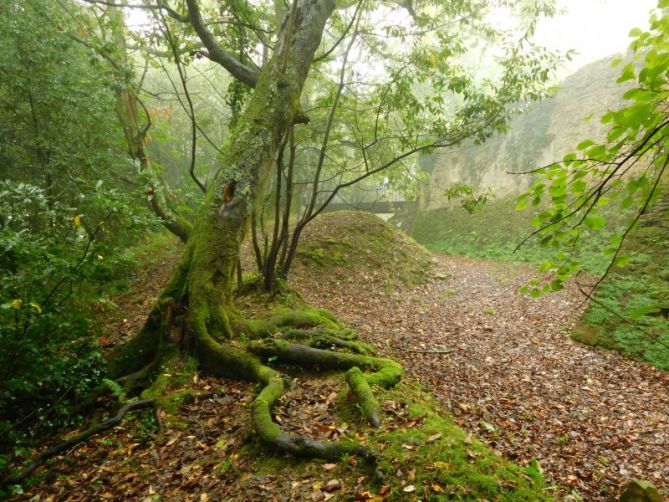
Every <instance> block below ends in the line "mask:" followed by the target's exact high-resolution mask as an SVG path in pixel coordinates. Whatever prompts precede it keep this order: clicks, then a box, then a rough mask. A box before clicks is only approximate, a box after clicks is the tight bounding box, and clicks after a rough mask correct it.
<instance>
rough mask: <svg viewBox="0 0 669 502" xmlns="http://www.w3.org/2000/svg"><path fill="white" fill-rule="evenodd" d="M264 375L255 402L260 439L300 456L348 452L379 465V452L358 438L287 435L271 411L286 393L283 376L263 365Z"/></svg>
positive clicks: (332, 456)
mask: <svg viewBox="0 0 669 502" xmlns="http://www.w3.org/2000/svg"><path fill="white" fill-rule="evenodd" d="M261 377H262V379H263V383H265V388H263V390H262V391H261V392H260V394H258V396H257V397H256V398H255V400H254V401H253V407H252V410H253V411H252V416H253V425H254V426H255V429H256V431H257V432H258V435H259V436H260V438H261V439H262V440H263V441H265V442H266V443H269V444H272V445H274V446H276V447H278V448H279V449H280V450H281V451H285V452H287V453H290V454H292V455H295V456H298V457H309V458H322V459H325V460H339V459H340V458H341V457H343V456H344V455H356V456H358V457H360V458H362V459H364V460H365V461H366V462H368V463H370V464H376V461H377V459H376V455H375V454H374V453H373V452H372V451H371V450H370V449H369V448H366V447H364V446H361V445H359V444H358V443H356V442H354V441H331V442H323V441H314V440H312V439H308V438H305V437H302V436H298V435H294V434H287V433H285V432H284V431H283V430H282V429H281V427H280V426H279V425H278V424H277V423H276V422H274V421H273V420H272V415H271V410H272V407H273V406H274V403H275V402H276V401H277V400H279V399H280V398H281V396H282V395H283V392H284V383H283V379H281V377H280V376H279V374H278V373H277V372H276V371H274V370H273V369H271V368H269V367H267V366H264V365H263V366H262V370H261Z"/></svg>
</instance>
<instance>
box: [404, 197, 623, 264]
mask: <svg viewBox="0 0 669 502" xmlns="http://www.w3.org/2000/svg"><path fill="white" fill-rule="evenodd" d="M515 207H516V201H515V200H514V199H512V198H508V197H506V198H498V199H493V200H491V201H489V202H487V203H486V204H485V205H484V206H482V207H481V208H479V209H478V211H476V213H475V214H470V213H469V212H468V211H467V210H466V209H464V208H460V207H453V208H443V209H437V210H434V211H428V212H424V213H419V214H417V215H416V216H415V219H414V220H413V222H411V224H410V226H409V227H408V229H409V233H410V234H411V236H412V237H413V238H414V239H416V240H417V241H418V242H420V243H421V244H423V245H424V246H426V247H427V248H429V249H431V250H432V251H437V252H441V253H448V254H461V255H465V256H472V257H477V258H491V259H496V260H504V261H522V262H529V263H533V264H536V265H541V264H543V263H544V262H545V261H547V260H549V259H550V258H551V254H550V250H549V249H546V248H543V247H541V246H539V245H537V244H536V243H532V242H530V243H528V244H526V245H524V246H522V247H521V248H518V249H517V245H518V243H519V242H520V241H521V240H522V239H523V236H524V235H525V232H526V229H527V228H528V227H529V226H530V223H531V221H532V218H533V217H534V215H535V214H536V212H537V210H536V209H533V208H528V209H525V210H523V211H517V210H516V209H515ZM611 233H612V230H611V229H609V230H606V231H604V232H600V233H598V234H593V235H592V238H591V239H589V240H588V241H587V242H586V243H585V245H584V246H582V247H581V248H580V249H579V250H578V253H579V255H578V256H579V259H580V261H581V263H582V265H583V269H584V270H585V271H587V272H588V273H590V274H601V273H603V272H604V270H606V264H607V262H606V260H605V257H603V256H602V254H601V253H600V252H599V248H600V246H602V245H604V244H606V242H607V236H608V235H610V234H611Z"/></svg>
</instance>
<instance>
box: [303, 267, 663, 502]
mask: <svg viewBox="0 0 669 502" xmlns="http://www.w3.org/2000/svg"><path fill="white" fill-rule="evenodd" d="M434 256H435V257H434V261H435V263H436V267H435V269H434V270H433V273H432V277H431V279H430V280H429V281H428V282H427V283H425V284H422V285H418V286H415V287H411V288H405V289H402V290H397V291H394V292H392V293H391V294H388V293H387V292H385V291H383V290H382V289H379V288H375V287H374V284H373V283H371V284H370V283H365V281H364V280H363V281H361V280H360V277H345V276H341V277H337V276H336V274H335V275H334V276H330V277H327V278H324V279H323V280H320V281H318V283H314V282H313V281H311V280H310V278H309V277H308V276H304V275H302V274H300V273H299V272H298V273H297V274H296V275H297V277H295V278H294V283H295V284H297V285H298V289H299V290H300V291H301V292H302V294H303V295H304V297H305V298H306V299H307V300H308V301H310V302H311V303H313V304H315V305H317V306H319V307H322V308H326V309H328V310H331V311H332V312H334V313H335V314H336V315H337V316H339V317H340V318H342V319H343V320H345V321H346V322H348V323H349V324H351V325H352V326H353V327H354V328H355V329H356V330H358V332H359V333H360V335H361V337H362V339H364V340H366V341H369V342H371V343H372V344H373V345H375V346H376V347H378V348H379V350H380V352H381V353H382V354H384V355H386V356H388V357H392V358H394V359H396V360H398V361H400V362H401V363H402V364H403V365H404V367H405V368H406V369H407V372H408V373H409V375H410V376H411V377H413V378H415V379H417V380H418V381H420V382H421V383H423V384H425V385H426V386H427V387H429V389H430V390H431V392H432V393H433V394H434V396H435V397H436V398H437V399H438V400H439V401H440V402H441V403H443V404H444V405H445V407H446V409H447V410H449V412H450V413H452V414H453V415H454V416H455V421H456V422H457V423H458V424H459V425H460V426H462V427H463V428H464V429H465V430H467V431H469V432H471V433H472V434H474V435H476V436H477V437H479V438H480V439H481V440H483V441H484V442H485V443H487V444H488V445H489V446H491V447H492V448H493V449H494V450H496V451H498V452H501V453H502V454H503V455H504V456H505V457H506V458H509V459H511V460H514V461H515V462H517V463H520V464H528V463H529V462H531V461H532V460H533V459H537V460H538V461H539V463H540V464H541V466H542V467H543V469H544V470H545V473H546V476H547V479H548V481H549V482H553V483H556V484H558V485H561V486H563V487H570V488H571V489H573V490H574V491H575V493H578V494H579V495H580V496H582V497H583V499H584V500H588V501H590V500H612V499H613V498H614V497H615V495H616V494H617V493H618V490H619V487H620V486H621V485H624V484H625V482H626V481H629V479H630V478H637V477H638V478H643V479H648V480H650V481H652V482H653V483H655V484H656V486H658V487H662V488H663V489H664V490H665V495H669V492H668V491H666V490H667V489H669V374H667V373H666V372H663V371H660V370H657V369H655V368H653V367H651V366H650V365H647V364H644V363H640V362H636V361H632V360H630V359H627V358H625V357H623V356H621V355H619V354H616V353H614V352H609V351H605V350H598V349H594V348H592V347H588V346H584V345H581V344H578V343H576V342H574V341H572V340H571V339H570V337H569V328H570V326H571V325H572V324H573V323H574V322H575V321H576V320H577V319H578V317H579V315H580V314H581V313H582V309H583V308H584V304H583V296H582V294H581V293H580V292H578V290H577V288H575V287H568V288H566V289H565V290H564V291H562V292H560V293H555V294H550V295H547V296H544V297H542V298H540V299H536V300H535V299H531V298H529V297H528V296H525V295H521V294H520V293H519V291H518V290H519V288H520V287H521V286H523V285H524V284H527V282H528V281H529V280H530V279H531V278H533V277H535V276H536V274H535V273H534V272H533V270H532V266H530V265H527V264H514V263H507V262H499V261H493V260H484V259H473V258H464V257H457V256H447V255H440V254H435V255H434Z"/></svg>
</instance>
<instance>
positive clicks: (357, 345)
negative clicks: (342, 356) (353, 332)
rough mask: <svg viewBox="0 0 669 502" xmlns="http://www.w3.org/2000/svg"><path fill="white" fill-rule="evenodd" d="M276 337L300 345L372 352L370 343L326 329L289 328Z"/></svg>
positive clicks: (370, 353)
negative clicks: (347, 337) (343, 336)
mask: <svg viewBox="0 0 669 502" xmlns="http://www.w3.org/2000/svg"><path fill="white" fill-rule="evenodd" d="M277 338H280V339H281V340H289V341H294V342H299V343H301V344H302V345H308V346H309V347H313V348H316V349H332V348H340V349H346V350H348V351H349V352H352V353H354V354H363V355H368V356H371V355H373V354H374V349H373V348H372V346H371V345H369V344H367V343H365V342H360V341H358V340H355V339H345V338H342V337H341V336H340V333H339V332H330V331H327V330H304V329H291V330H289V331H286V332H285V333H282V334H281V335H279V336H278V337H277Z"/></svg>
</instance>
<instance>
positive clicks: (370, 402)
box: [346, 367, 381, 427]
mask: <svg viewBox="0 0 669 502" xmlns="http://www.w3.org/2000/svg"><path fill="white" fill-rule="evenodd" d="M346 383H347V384H348V386H349V387H350V388H351V392H352V393H353V396H355V398H356V400H357V401H358V405H359V406H360V411H361V412H362V414H363V415H364V416H365V417H366V418H367V420H368V421H369V423H370V424H371V425H372V427H380V426H381V418H380V413H381V408H380V406H379V402H378V401H377V400H376V398H375V397H374V393H373V392H372V388H371V387H370V386H369V383H368V382H367V379H366V378H365V374H364V373H363V372H362V371H360V368H358V367H354V368H351V369H350V370H348V371H347V372H346Z"/></svg>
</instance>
